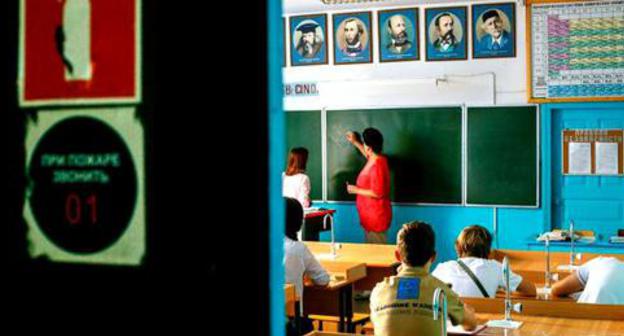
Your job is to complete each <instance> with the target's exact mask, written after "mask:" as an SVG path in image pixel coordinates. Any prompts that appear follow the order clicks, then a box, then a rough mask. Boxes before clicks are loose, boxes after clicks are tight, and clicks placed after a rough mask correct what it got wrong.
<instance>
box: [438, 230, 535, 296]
mask: <svg viewBox="0 0 624 336" xmlns="http://www.w3.org/2000/svg"><path fill="white" fill-rule="evenodd" d="M491 247H492V235H491V234H490V233H489V232H488V230H487V229H486V228H484V227H483V226H480V225H471V226H468V227H466V228H464V229H463V230H462V232H461V233H460V234H459V236H458V237H457V240H456V241H455V251H456V252H457V256H458V257H459V259H457V260H451V261H447V262H444V263H440V264H439V265H438V266H437V267H436V268H435V270H434V271H433V272H432V273H431V275H433V276H434V277H436V278H438V279H440V280H442V281H443V282H445V283H447V284H449V285H450V286H451V288H452V289H453V290H454V291H455V292H456V293H457V294H459V296H467V297H495V296H496V290H497V289H498V288H499V287H502V288H504V287H505V281H504V279H503V265H502V264H501V263H500V262H499V261H498V260H492V259H488V256H489V255H490V249H491ZM509 287H510V288H511V290H512V291H518V292H520V293H522V294H524V295H527V296H535V295H536V290H535V285H534V284H533V283H531V282H529V281H527V280H523V279H522V277H521V276H520V275H517V274H515V273H513V271H512V272H510V274H509Z"/></svg>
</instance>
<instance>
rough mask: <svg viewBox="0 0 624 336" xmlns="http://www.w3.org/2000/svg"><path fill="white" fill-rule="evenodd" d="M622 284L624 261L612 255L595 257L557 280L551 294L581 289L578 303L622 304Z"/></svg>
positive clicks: (623, 295)
mask: <svg viewBox="0 0 624 336" xmlns="http://www.w3.org/2000/svg"><path fill="white" fill-rule="evenodd" d="M622 284H624V262H622V261H620V260H618V259H617V258H614V257H597V258H594V259H592V260H590V261H588V262H586V263H585V264H583V265H582V266H581V267H579V268H578V269H577V270H575V271H573V272H572V274H570V275H568V276H567V277H565V278H563V279H561V280H559V281H557V282H556V283H555V284H554V285H553V286H552V289H551V294H552V295H553V296H565V295H568V294H572V293H576V292H580V291H583V292H582V293H581V296H579V298H578V300H577V302H579V303H599V304H624V286H622Z"/></svg>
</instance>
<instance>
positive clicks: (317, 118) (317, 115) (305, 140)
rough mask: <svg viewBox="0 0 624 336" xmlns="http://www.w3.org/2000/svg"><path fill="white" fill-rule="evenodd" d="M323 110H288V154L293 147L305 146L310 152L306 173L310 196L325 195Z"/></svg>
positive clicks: (315, 197)
mask: <svg viewBox="0 0 624 336" xmlns="http://www.w3.org/2000/svg"><path fill="white" fill-rule="evenodd" d="M321 142H322V138H321V111H286V151H287V152H286V154H285V159H284V162H287V159H288V152H289V151H290V149H291V148H293V147H305V148H306V149H307V150H308V152H309V155H308V165H307V167H306V168H307V169H306V173H307V175H308V177H310V183H311V188H312V189H311V190H310V198H311V199H313V200H320V199H322V197H323V190H322V186H323V177H322V176H323V174H322V162H323V161H322V155H323V154H322V152H321V150H322V146H321ZM285 168H286V167H284V169H285Z"/></svg>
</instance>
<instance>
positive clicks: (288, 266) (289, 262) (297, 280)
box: [284, 237, 329, 298]
mask: <svg viewBox="0 0 624 336" xmlns="http://www.w3.org/2000/svg"><path fill="white" fill-rule="evenodd" d="M284 270H285V275H286V282H287V283H292V284H294V285H295V291H296V293H297V296H298V297H299V298H301V297H302V296H303V276H304V274H305V275H306V276H307V277H308V278H310V280H312V282H313V283H314V284H316V285H321V286H324V285H327V284H328V283H329V274H327V271H325V269H324V268H323V266H321V264H319V262H318V260H316V258H315V257H314V255H313V254H312V252H310V250H309V249H308V247H307V246H306V245H305V244H304V243H302V242H300V241H294V240H292V239H290V238H288V237H284Z"/></svg>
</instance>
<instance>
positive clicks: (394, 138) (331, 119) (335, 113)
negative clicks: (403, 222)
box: [327, 107, 462, 204]
mask: <svg viewBox="0 0 624 336" xmlns="http://www.w3.org/2000/svg"><path fill="white" fill-rule="evenodd" d="M461 122H462V113H461V107H436V108H401V109H379V110H329V111H327V179H328V181H327V187H328V192H327V197H328V200H330V201H353V200H354V199H355V197H354V196H353V195H349V194H347V192H346V187H345V183H346V182H347V181H348V182H349V183H352V184H354V183H355V181H356V179H357V175H358V174H359V172H360V170H361V169H362V168H363V167H364V164H365V163H366V160H365V159H364V157H363V156H362V155H361V154H360V153H359V152H358V150H357V149H356V148H355V147H354V146H353V145H351V144H350V143H349V142H348V141H347V140H346V133H347V131H349V130H354V131H358V132H362V131H363V130H364V129H365V128H367V127H375V128H377V129H379V130H380V131H381V133H382V134H383V136H384V148H383V152H384V154H386V155H387V157H388V161H389V165H390V171H391V177H390V178H391V199H392V200H393V201H394V202H406V203H415V202H418V203H445V204H461V202H462V181H461V167H462V165H461V130H462V127H461Z"/></svg>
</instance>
